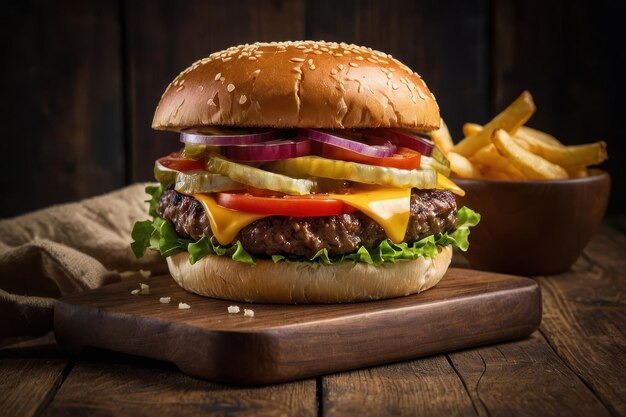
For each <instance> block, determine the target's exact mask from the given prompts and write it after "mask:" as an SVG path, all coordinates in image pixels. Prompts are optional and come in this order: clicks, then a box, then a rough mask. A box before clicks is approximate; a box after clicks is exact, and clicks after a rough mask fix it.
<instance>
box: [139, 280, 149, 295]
mask: <svg viewBox="0 0 626 417" xmlns="http://www.w3.org/2000/svg"><path fill="white" fill-rule="evenodd" d="M139 294H144V295H148V294H150V286H149V285H148V284H144V283H143V282H142V283H141V284H139Z"/></svg>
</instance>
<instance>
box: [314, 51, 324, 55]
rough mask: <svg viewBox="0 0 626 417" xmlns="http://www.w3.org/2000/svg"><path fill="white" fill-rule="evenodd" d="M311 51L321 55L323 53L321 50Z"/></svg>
mask: <svg viewBox="0 0 626 417" xmlns="http://www.w3.org/2000/svg"><path fill="white" fill-rule="evenodd" d="M313 53H314V54H315V55H322V54H323V52H322V51H313Z"/></svg>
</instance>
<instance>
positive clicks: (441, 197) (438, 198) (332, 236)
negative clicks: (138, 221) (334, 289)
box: [157, 189, 457, 258]
mask: <svg viewBox="0 0 626 417" xmlns="http://www.w3.org/2000/svg"><path fill="white" fill-rule="evenodd" d="M157 212H158V213H159V216H161V217H163V218H164V219H166V220H169V221H171V222H172V223H173V224H174V227H175V228H176V232H177V233H178V234H179V235H180V236H181V237H188V238H192V239H195V240H198V239H200V238H201V237H202V236H208V237H211V236H213V233H212V231H211V226H210V224H209V219H208V217H207V215H206V213H205V211H204V207H203V206H202V204H201V203H200V202H199V201H198V200H196V199H195V198H193V197H191V196H187V195H184V194H180V193H178V192H176V191H175V190H173V189H169V190H166V191H164V192H163V195H162V196H161V198H160V200H159V204H158V206H157ZM456 222H457V206H456V200H455V198H454V195H453V194H452V193H451V192H449V191H444V190H417V189H414V190H413V191H412V193H411V216H410V218H409V225H408V228H407V231H406V235H405V236H404V241H405V242H413V241H415V240H419V239H422V238H424V237H426V236H430V235H433V234H437V233H443V232H449V231H452V230H454V229H455V227H456ZM386 238H387V235H386V234H385V231H384V230H383V228H382V227H380V225H379V224H378V223H376V222H375V221H374V220H372V219H371V218H369V217H367V216H366V215H365V214H363V213H361V212H356V213H353V214H341V215H338V216H324V217H286V216H270V217H265V218H263V219H259V220H257V221H255V222H253V223H251V224H249V225H248V226H246V227H244V228H243V229H241V231H240V232H239V234H238V235H237V237H236V239H238V240H239V241H241V243H242V245H243V247H244V248H245V249H246V250H247V251H248V252H249V253H252V254H256V255H263V254H265V255H276V254H288V255H298V256H306V257H309V258H310V257H312V256H313V255H315V254H316V253H317V252H318V251H319V250H320V249H322V248H326V249H327V250H328V253H329V255H331V256H336V255H343V254H347V253H351V252H354V251H356V250H357V249H358V248H359V247H361V246H365V248H366V249H372V248H374V247H376V246H377V245H378V244H379V243H380V242H382V241H383V240H385V239H386Z"/></svg>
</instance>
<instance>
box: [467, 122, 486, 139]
mask: <svg viewBox="0 0 626 417" xmlns="http://www.w3.org/2000/svg"><path fill="white" fill-rule="evenodd" d="M481 130H483V125H480V124H478V123H471V122H467V123H464V124H463V135H464V136H465V137H468V136H472V135H475V134H476V133H478V132H480V131H481Z"/></svg>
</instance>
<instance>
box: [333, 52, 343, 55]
mask: <svg viewBox="0 0 626 417" xmlns="http://www.w3.org/2000/svg"><path fill="white" fill-rule="evenodd" d="M334 55H335V56H343V54H340V53H339V52H336V53H335V54H334Z"/></svg>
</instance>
